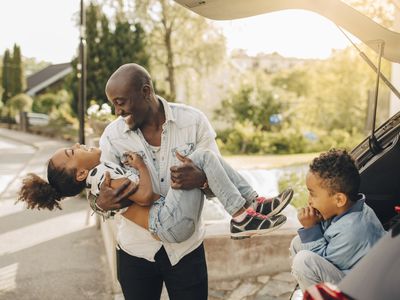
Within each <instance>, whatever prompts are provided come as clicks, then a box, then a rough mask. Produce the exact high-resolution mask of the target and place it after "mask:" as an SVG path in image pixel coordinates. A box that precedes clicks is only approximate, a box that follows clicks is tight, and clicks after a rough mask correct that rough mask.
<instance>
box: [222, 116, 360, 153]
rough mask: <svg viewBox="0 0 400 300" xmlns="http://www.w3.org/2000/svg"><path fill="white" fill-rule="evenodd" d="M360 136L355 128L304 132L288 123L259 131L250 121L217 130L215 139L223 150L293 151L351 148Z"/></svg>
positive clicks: (306, 151) (255, 151) (304, 151)
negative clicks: (277, 128)
mask: <svg viewBox="0 0 400 300" xmlns="http://www.w3.org/2000/svg"><path fill="white" fill-rule="evenodd" d="M362 140H363V135H362V134H361V133H358V132H356V130H353V132H352V133H348V132H347V131H345V130H343V129H335V130H332V131H329V132H327V131H324V130H313V131H311V132H307V133H306V134H305V133H303V132H302V131H301V130H299V129H297V128H293V127H289V126H288V125H283V126H282V129H281V130H279V131H262V130H261V129H260V128H258V127H255V126H254V125H252V124H251V123H250V122H244V123H243V124H242V123H238V122H237V123H235V126H234V128H230V129H226V130H224V131H219V132H218V139H217V143H218V146H219V147H220V149H221V151H222V152H223V153H224V154H294V153H310V152H322V151H327V150H329V149H331V148H345V149H352V148H354V147H355V146H356V145H358V144H359V143H360V142H361V141H362Z"/></svg>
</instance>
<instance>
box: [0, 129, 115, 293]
mask: <svg viewBox="0 0 400 300" xmlns="http://www.w3.org/2000/svg"><path fill="white" fill-rule="evenodd" d="M18 140H20V141H23V142H18ZM66 145H68V144H65V142H62V141H56V140H50V139H46V138H43V137H37V136H32V135H26V134H22V133H18V132H12V131H8V130H4V129H0V299H4V300H5V299H16V300H19V299H21V300H25V299H26V300H28V299H29V300H35V299H38V300H39V299H40V300H50V299H51V300H53V299H74V300H75V299H76V300H80V299H96V300H97V299H99V300H109V299H113V298H114V296H113V295H112V288H111V277H110V275H109V269H108V265H107V263H106V256H105V251H104V245H103V240H102V237H101V233H100V231H99V230H98V229H96V227H95V222H94V220H93V218H90V217H89V216H90V213H89V211H88V205H87V203H86V200H85V199H83V198H79V197H78V198H70V199H67V200H63V203H62V207H63V210H61V211H60V210H58V211H44V210H40V211H37V210H34V211H32V210H27V209H26V208H25V206H24V204H22V203H17V204H15V201H16V199H17V193H18V190H19V187H20V183H21V178H22V177H23V176H24V175H25V174H26V173H28V172H35V173H37V174H39V175H40V176H44V175H45V166H46V162H47V160H48V158H49V157H50V155H51V153H53V152H54V151H55V149H57V148H59V147H62V146H66Z"/></svg>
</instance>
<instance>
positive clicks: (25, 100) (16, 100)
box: [8, 93, 33, 115]
mask: <svg viewBox="0 0 400 300" xmlns="http://www.w3.org/2000/svg"><path fill="white" fill-rule="evenodd" d="M32 103H33V99H32V98H31V97H30V96H29V95H27V94H23V93H20V94H17V95H15V96H13V97H12V98H10V100H9V101H8V106H9V108H10V112H11V114H12V115H15V114H16V113H17V112H18V111H31V109H32Z"/></svg>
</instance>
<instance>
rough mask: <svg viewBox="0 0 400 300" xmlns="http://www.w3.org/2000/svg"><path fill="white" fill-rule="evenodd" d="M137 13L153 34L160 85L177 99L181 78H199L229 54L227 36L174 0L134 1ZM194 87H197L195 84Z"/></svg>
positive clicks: (170, 97)
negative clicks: (226, 48)
mask: <svg viewBox="0 0 400 300" xmlns="http://www.w3.org/2000/svg"><path fill="white" fill-rule="evenodd" d="M134 3H135V15H133V16H132V17H133V18H137V19H138V20H139V21H140V22H141V23H142V24H144V26H145V29H146V32H148V33H149V34H150V40H151V42H150V43H149V47H150V48H151V54H152V55H151V65H152V69H154V70H155V71H156V72H154V74H155V77H156V80H157V81H158V83H159V85H160V88H161V89H165V90H168V93H169V97H168V99H169V100H170V101H174V100H175V99H176V91H177V81H178V80H182V81H183V80H184V79H185V78H190V77H192V80H191V83H192V84H193V83H195V82H197V81H199V80H200V79H201V77H202V75H204V73H206V72H208V71H210V70H211V69H213V68H214V67H215V66H217V65H218V64H219V63H220V62H221V61H222V60H223V58H224V55H225V38H224V36H223V35H222V33H221V32H220V31H219V30H218V29H217V28H215V27H214V26H213V25H212V24H211V23H210V22H208V21H207V20H206V19H204V18H203V17H200V16H198V15H195V14H193V13H191V12H189V11H188V10H187V9H184V8H183V7H181V6H179V5H177V4H176V3H174V2H173V1H171V0H143V1H134ZM191 89H193V88H192V87H191Z"/></svg>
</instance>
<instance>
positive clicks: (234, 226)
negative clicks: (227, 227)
mask: <svg viewBox="0 0 400 300" xmlns="http://www.w3.org/2000/svg"><path fill="white" fill-rule="evenodd" d="M285 222H286V217H285V216H284V215H275V216H271V217H267V216H264V215H262V214H260V213H257V212H256V211H255V210H254V209H253V208H251V207H249V208H248V209H247V210H246V216H245V218H244V219H243V220H242V221H241V222H237V221H235V220H234V219H232V220H231V238H232V239H244V238H250V237H254V236H260V235H265V234H267V233H270V232H272V231H274V230H276V229H278V228H279V227H281V226H282V225H283V224H284V223H285Z"/></svg>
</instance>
